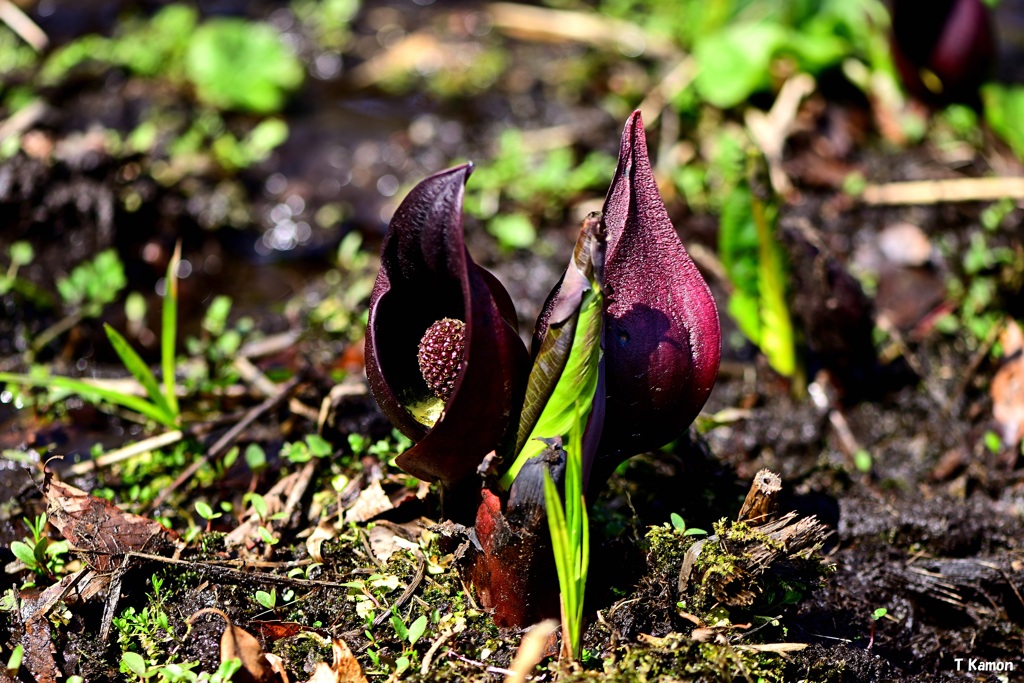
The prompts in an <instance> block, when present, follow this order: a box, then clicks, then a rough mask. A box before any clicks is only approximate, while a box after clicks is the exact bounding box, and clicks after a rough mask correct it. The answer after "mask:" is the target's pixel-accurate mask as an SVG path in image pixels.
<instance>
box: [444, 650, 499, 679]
mask: <svg viewBox="0 0 1024 683" xmlns="http://www.w3.org/2000/svg"><path fill="white" fill-rule="evenodd" d="M444 654H445V656H446V657H452V658H453V659H457V660H459V661H460V662H463V663H464V664H471V665H473V666H476V667H479V668H481V669H483V670H484V671H486V672H487V673H489V674H501V675H503V676H510V675H512V674H513V673H514V672H513V671H512V670H511V669H503V668H501V667H500V666H491V665H490V664H484V663H483V662H480V661H477V660H475V659H470V658H469V657H464V656H462V655H460V654H459V653H458V652H456V651H455V650H448V651H447V652H445V653H444Z"/></svg>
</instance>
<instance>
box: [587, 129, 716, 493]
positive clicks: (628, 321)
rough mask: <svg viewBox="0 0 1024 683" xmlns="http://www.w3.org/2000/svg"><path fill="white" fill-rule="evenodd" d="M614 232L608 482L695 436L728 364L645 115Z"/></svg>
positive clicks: (608, 323) (625, 143) (612, 214)
mask: <svg viewBox="0 0 1024 683" xmlns="http://www.w3.org/2000/svg"><path fill="white" fill-rule="evenodd" d="M604 225H605V232H606V235H607V237H606V240H607V256H606V260H605V282H606V283H607V288H608V300H609V304H608V308H607V312H606V315H605V371H606V376H607V391H608V399H607V403H606V407H605V414H606V418H605V424H604V431H603V432H602V438H601V444H600V446H599V447H598V449H597V450H598V454H599V456H598V459H599V461H602V462H601V465H600V466H599V467H596V468H595V469H599V470H602V472H603V476H606V475H607V474H608V473H610V471H611V469H612V468H614V467H615V466H616V465H617V464H618V463H619V462H621V460H622V459H624V458H626V457H629V456H631V455H634V454H636V453H641V452H643V451H645V450H650V449H653V448H658V447H660V446H662V445H664V444H665V443H667V442H668V441H671V440H672V439H674V438H676V437H677V436H679V435H680V434H682V433H683V432H684V431H685V430H686V428H687V427H688V426H689V425H690V423H691V422H692V421H693V419H694V418H695V417H696V416H697V413H699V412H700V409H701V408H702V407H703V406H704V402H705V401H707V398H708V396H709V395H710V394H711V388H712V387H713V386H714V384H715V379H716V378H717V376H718V363H719V360H720V358H721V345H722V332H721V327H720V323H719V319H718V308H717V306H716V305H715V300H714V298H713V297H712V296H711V290H710V289H708V285H707V283H706V282H705V281H704V278H703V277H702V276H701V274H700V272H699V271H698V270H697V267H696V266H695V265H694V264H693V261H692V260H691V259H690V256H689V254H687V253H686V249H685V248H684V247H683V243H682V241H680V239H679V235H678V233H676V229H675V227H674V226H673V225H672V221H671V220H670V219H669V217H668V211H667V210H666V209H665V203H664V202H663V201H662V199H661V194H660V193H659V192H658V185H657V183H656V182H655V180H654V175H653V173H652V172H651V163H650V159H649V158H648V156H647V142H646V139H645V137H644V126H643V121H642V120H641V118H640V112H639V111H637V112H634V113H633V115H632V116H631V117H630V118H629V121H627V122H626V126H625V130H624V131H623V133H622V143H621V146H620V150H619V164H618V168H616V170H615V176H614V177H613V179H612V184H611V187H610V188H609V190H608V196H607V198H606V199H605V204H604ZM595 483H599V482H598V480H596V479H595Z"/></svg>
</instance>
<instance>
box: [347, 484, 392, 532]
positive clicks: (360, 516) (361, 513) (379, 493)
mask: <svg viewBox="0 0 1024 683" xmlns="http://www.w3.org/2000/svg"><path fill="white" fill-rule="evenodd" d="M392 507H394V506H393V505H392V504H391V499H390V498H388V496H387V494H386V493H384V488H383V487H382V486H381V485H380V481H379V480H378V481H373V482H371V483H370V485H369V486H367V487H366V488H365V489H363V490H362V491H361V492H360V493H359V497H358V498H356V502H355V503H353V504H352V507H350V508H349V509H348V510H346V511H345V523H346V524H349V523H351V522H366V521H369V520H371V519H373V518H374V517H376V516H377V515H379V514H381V513H382V512H387V511H388V510H390V509H392Z"/></svg>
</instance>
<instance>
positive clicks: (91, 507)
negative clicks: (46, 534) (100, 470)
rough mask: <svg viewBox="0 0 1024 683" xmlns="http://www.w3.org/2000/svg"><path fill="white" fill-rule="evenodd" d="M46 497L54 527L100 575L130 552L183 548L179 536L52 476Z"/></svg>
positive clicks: (163, 552) (166, 552) (45, 489)
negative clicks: (119, 557)
mask: <svg viewBox="0 0 1024 683" xmlns="http://www.w3.org/2000/svg"><path fill="white" fill-rule="evenodd" d="M43 496H44V497H45V498H46V503H47V505H46V514H47V517H48V518H49V520H50V523H51V524H53V526H55V527H56V528H57V530H59V531H60V533H61V535H62V536H64V538H66V539H67V540H68V541H70V542H71V544H72V545H73V546H74V547H75V549H76V550H78V551H80V552H84V553H85V554H86V556H87V558H88V561H89V564H91V565H92V566H93V567H95V568H96V569H97V570H99V571H108V570H110V569H112V568H113V559H114V558H115V557H117V556H119V555H124V554H125V553H127V552H129V551H135V552H147V553H153V554H157V555H172V554H174V553H175V552H176V551H177V550H178V548H179V547H180V539H179V537H178V534H176V533H175V532H173V531H171V530H170V529H167V528H165V527H164V526H162V525H161V524H159V523H158V522H154V521H153V520H151V519H148V518H146V517H141V516H139V515H133V514H131V513H130V512H125V511H123V510H121V509H120V508H118V507H116V506H114V505H111V504H110V503H108V502H107V501H105V500H103V499H102V498H97V497H96V496H91V495H89V494H88V493H86V492H85V491H82V490H81V489H77V488H75V487H74V486H69V485H67V484H64V483H62V482H59V481H56V480H55V479H53V478H52V476H51V475H50V473H47V476H46V480H45V481H44V482H43Z"/></svg>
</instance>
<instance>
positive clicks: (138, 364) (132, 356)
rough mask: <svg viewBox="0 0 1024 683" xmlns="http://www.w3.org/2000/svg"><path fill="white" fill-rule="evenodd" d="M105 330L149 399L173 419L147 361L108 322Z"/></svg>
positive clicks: (104, 324) (169, 418) (168, 417)
mask: <svg viewBox="0 0 1024 683" xmlns="http://www.w3.org/2000/svg"><path fill="white" fill-rule="evenodd" d="M103 330H104V331H105V332H106V333H107V339H109V340H110V344H111V346H113V347H114V351H116V352H117V355H118V357H119V358H120V359H121V362H122V363H123V364H124V367H125V368H126V369H127V370H128V372H130V373H132V375H133V376H134V377H135V379H137V380H138V381H139V384H141V385H142V388H143V389H145V390H146V394H148V395H149V399H150V400H151V401H152V402H153V404H154V405H155V406H156V407H157V408H159V409H160V410H162V411H163V412H164V414H165V416H166V418H167V419H168V420H172V421H173V420H174V414H173V413H172V411H171V407H170V406H169V405H168V404H167V399H166V398H164V395H163V394H162V393H160V384H159V383H158V382H157V380H156V376H155V375H154V374H153V371H152V370H150V369H149V366H148V365H146V362H145V361H144V360H142V357H141V356H139V354H138V353H136V351H135V349H133V348H132V347H131V344H129V343H128V340H127V339H125V338H124V336H123V335H122V334H121V333H120V332H118V331H117V330H115V329H114V328H113V327H111V326H110V325H108V324H106V323H103Z"/></svg>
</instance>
